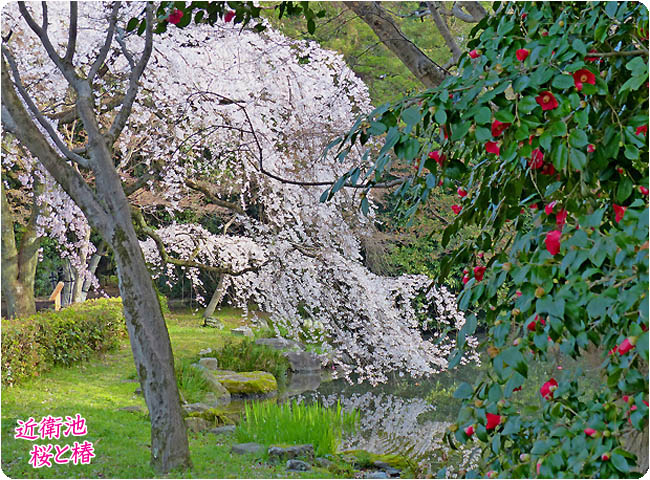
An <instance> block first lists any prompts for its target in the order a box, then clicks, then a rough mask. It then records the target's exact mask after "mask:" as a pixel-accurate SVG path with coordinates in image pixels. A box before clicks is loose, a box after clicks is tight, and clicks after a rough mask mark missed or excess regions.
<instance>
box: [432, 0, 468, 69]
mask: <svg viewBox="0 0 650 480" xmlns="http://www.w3.org/2000/svg"><path fill="white" fill-rule="evenodd" d="M427 5H428V6H429V11H430V12H431V18H433V23H435V24H436V27H437V28H438V31H439V32H440V34H441V35H442V38H443V39H444V40H445V43H446V44H447V47H449V50H451V56H452V62H453V64H455V63H456V62H458V59H459V58H460V56H461V55H462V52H461V50H460V47H459V46H458V44H457V43H456V40H455V39H454V36H453V35H452V33H451V31H450V30H449V26H448V25H447V21H446V20H445V19H444V18H442V16H441V15H440V12H438V8H439V7H438V2H427Z"/></svg>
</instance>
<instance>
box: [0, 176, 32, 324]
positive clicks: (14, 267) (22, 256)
mask: <svg viewBox="0 0 650 480" xmlns="http://www.w3.org/2000/svg"><path fill="white" fill-rule="evenodd" d="M0 183H1V184H2V185H1V189H2V192H1V195H2V215H1V217H0V218H1V222H2V240H1V242H2V265H1V268H2V298H3V299H4V300H5V302H6V305H7V316H8V317H9V318H12V317H26V316H29V315H32V314H34V313H36V302H35V301H34V279H35V278H36V265H37V263H38V249H39V247H40V237H38V236H37V234H36V220H37V219H38V216H39V214H40V210H39V208H38V203H37V201H36V197H37V196H38V194H39V192H40V190H41V185H40V184H39V183H38V182H37V181H36V180H34V199H33V204H32V213H31V216H30V219H29V222H28V223H27V226H26V227H25V233H24V234H23V238H22V240H21V242H20V248H17V247H16V237H15V235H14V220H13V215H12V213H11V209H10V208H9V203H8V202H7V196H6V195H5V189H4V182H0Z"/></svg>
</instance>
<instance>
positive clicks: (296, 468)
mask: <svg viewBox="0 0 650 480" xmlns="http://www.w3.org/2000/svg"><path fill="white" fill-rule="evenodd" d="M287 470H289V471H293V472H306V471H308V470H311V465H309V464H308V463H307V462H303V461H302V460H294V459H292V460H287Z"/></svg>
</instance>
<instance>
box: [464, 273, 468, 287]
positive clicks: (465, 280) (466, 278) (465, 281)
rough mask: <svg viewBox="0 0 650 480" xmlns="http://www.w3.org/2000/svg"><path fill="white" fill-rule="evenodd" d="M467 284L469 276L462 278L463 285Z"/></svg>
mask: <svg viewBox="0 0 650 480" xmlns="http://www.w3.org/2000/svg"><path fill="white" fill-rule="evenodd" d="M467 282H469V275H465V276H464V277H463V285H464V284H466V283H467Z"/></svg>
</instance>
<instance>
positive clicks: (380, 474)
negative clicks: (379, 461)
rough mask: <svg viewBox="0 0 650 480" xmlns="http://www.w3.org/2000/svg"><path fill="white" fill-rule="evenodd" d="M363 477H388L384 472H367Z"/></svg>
mask: <svg viewBox="0 0 650 480" xmlns="http://www.w3.org/2000/svg"><path fill="white" fill-rule="evenodd" d="M364 478H390V477H389V476H388V474H387V473H386V472H369V473H367V474H366V476H365V477H364Z"/></svg>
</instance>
